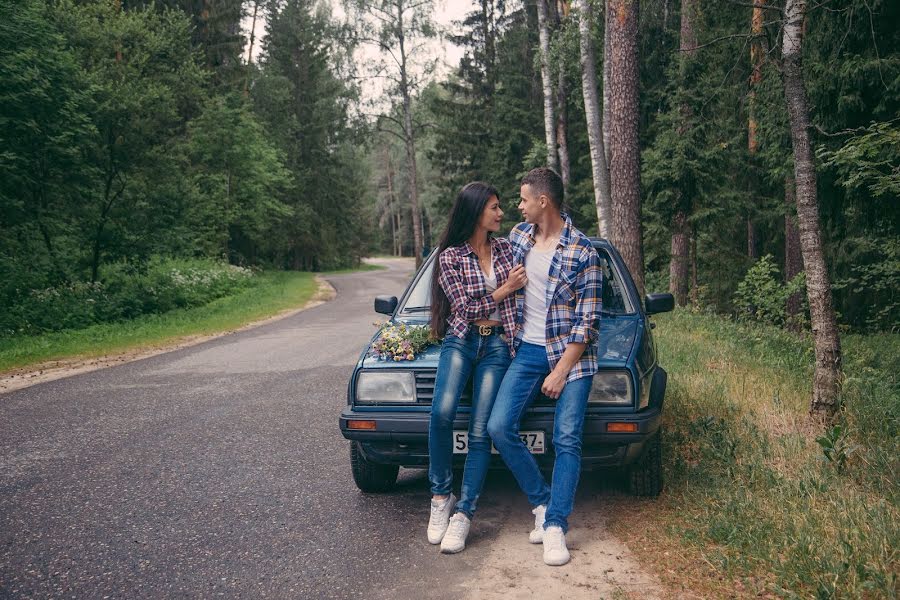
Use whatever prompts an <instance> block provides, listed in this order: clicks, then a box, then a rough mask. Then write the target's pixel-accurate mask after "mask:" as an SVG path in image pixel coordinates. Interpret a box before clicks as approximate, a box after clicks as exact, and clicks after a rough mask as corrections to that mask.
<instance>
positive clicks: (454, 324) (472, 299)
mask: <svg viewBox="0 0 900 600" xmlns="http://www.w3.org/2000/svg"><path fill="white" fill-rule="evenodd" d="M491 254H492V255H493V259H494V265H493V266H494V276H495V277H496V278H497V287H500V286H501V285H503V284H504V283H506V280H507V279H508V278H509V272H510V270H512V267H513V264H514V263H513V253H512V246H511V245H510V243H509V240H507V239H506V238H492V239H491ZM438 267H439V270H438V278H439V279H438V282H439V283H440V285H441V288H442V289H443V290H444V293H445V294H446V295H447V299H448V300H449V301H450V315H449V317H448V318H447V335H453V336H455V337H460V338H464V337H466V334H468V333H469V326H470V325H471V323H472V322H474V321H478V320H481V319H487V318H488V317H489V316H490V314H491V313H492V312H494V310H495V309H496V308H497V307H498V304H497V302H495V301H494V298H493V296H491V294H488V293H487V288H485V285H484V273H482V271H481V266H480V265H479V264H478V255H477V254H475V249H474V248H472V246H471V245H470V244H469V243H468V242H466V243H465V244H463V245H461V246H450V247H449V248H447V249H446V250H444V251H443V252H441V255H440V256H439V257H438ZM499 307H500V321H501V322H502V323H503V329H504V331H505V332H506V343H507V344H509V351H510V353H514V352H515V350H514V348H513V343H512V337H513V336H512V332H514V331H515V330H516V304H515V295H514V294H510V295H509V296H507V297H506V298H504V299H503V300H501V301H500V304H499Z"/></svg>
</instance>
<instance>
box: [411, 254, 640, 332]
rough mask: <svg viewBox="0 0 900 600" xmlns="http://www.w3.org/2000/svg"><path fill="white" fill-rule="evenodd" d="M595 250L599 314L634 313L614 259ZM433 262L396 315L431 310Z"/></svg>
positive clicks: (414, 315)
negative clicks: (600, 274) (598, 271)
mask: <svg viewBox="0 0 900 600" xmlns="http://www.w3.org/2000/svg"><path fill="white" fill-rule="evenodd" d="M597 252H598V253H599V254H600V268H601V269H602V270H603V304H602V306H603V309H602V311H601V314H602V315H604V316H617V315H627V314H632V313H634V312H635V310H634V304H633V303H632V302H631V299H630V298H629V297H628V293H627V292H626V291H625V287H624V285H623V284H622V278H621V276H620V274H619V269H618V267H617V265H616V263H615V261H613V260H612V259H611V258H610V256H609V255H608V254H607V252H606V250H604V249H603V248H597ZM434 262H435V261H434V260H429V261H428V263H427V264H426V265H425V268H424V269H423V270H422V273H421V274H420V276H419V277H418V278H417V279H416V280H415V283H414V285H413V286H412V289H410V290H409V293H408V294H407V296H406V298H404V299H403V303H402V305H401V306H400V310H399V311H398V315H402V316H405V317H421V316H423V315H425V314H427V313H428V311H429V310H431V277H432V273H433V271H434Z"/></svg>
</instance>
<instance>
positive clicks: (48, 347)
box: [0, 271, 318, 372]
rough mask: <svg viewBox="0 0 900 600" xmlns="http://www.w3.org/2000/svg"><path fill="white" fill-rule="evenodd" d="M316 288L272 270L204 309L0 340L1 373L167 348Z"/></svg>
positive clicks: (287, 304)
mask: <svg viewBox="0 0 900 600" xmlns="http://www.w3.org/2000/svg"><path fill="white" fill-rule="evenodd" d="M317 289H318V286H317V284H316V281H315V279H314V276H313V274H311V273H300V272H284V271H274V272H266V273H262V274H260V275H258V281H257V283H256V284H255V285H254V286H253V287H252V288H249V289H246V290H244V291H242V292H241V293H239V294H236V295H234V296H227V297H224V298H219V299H218V300H214V301H213V302H210V303H209V304H206V305H204V306H200V307H196V308H190V309H181V310H173V311H169V312H166V313H162V314H157V315H145V316H142V317H138V318H136V319H133V320H130V321H124V322H118V323H106V324H101V325H93V326H91V327H87V328H85V329H77V330H67V331H59V332H54V333H47V334H43V335H36V336H15V337H7V338H0V372H4V371H9V370H12V369H16V368H22V367H27V366H30V365H36V364H41V363H45V362H47V361H51V360H61V359H71V358H76V357H78V358H81V357H84V358H88V357H94V356H102V355H105V354H110V353H117V352H126V351H129V350H134V349H137V348H146V347H155V346H163V345H168V344H171V343H173V342H176V341H178V340H179V339H180V338H184V337H187V336H194V335H207V334H212V333H219V332H222V331H228V330H230V329H234V328H236V327H240V326H242V325H245V324H246V323H249V322H252V321H256V320H259V319H263V318H266V317H270V316H272V315H275V314H277V313H279V312H282V311H284V310H287V309H291V308H296V307H299V306H302V305H303V304H305V303H306V302H307V301H308V300H309V299H310V298H312V297H313V295H314V294H315V292H316V290H317Z"/></svg>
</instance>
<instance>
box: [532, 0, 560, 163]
mask: <svg viewBox="0 0 900 600" xmlns="http://www.w3.org/2000/svg"><path fill="white" fill-rule="evenodd" d="M537 12H538V30H539V31H538V37H539V38H540V42H541V43H540V56H541V85H542V88H543V93H544V136H545V138H546V142H547V166H548V167H550V168H551V169H553V170H554V171H556V172H557V173H559V158H558V154H557V148H556V116H555V115H554V111H553V107H554V104H555V103H554V94H553V83H552V82H551V80H550V29H549V24H548V23H547V21H548V20H549V18H548V16H547V0H537Z"/></svg>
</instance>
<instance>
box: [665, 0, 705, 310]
mask: <svg viewBox="0 0 900 600" xmlns="http://www.w3.org/2000/svg"><path fill="white" fill-rule="evenodd" d="M697 2H698V0H681V29H680V34H679V36H680V37H679V49H680V53H679V58H678V60H679V61H680V62H681V74H680V77H681V82H680V83H679V86H680V87H682V88H683V87H684V86H685V85H686V82H685V81H684V78H685V74H686V62H687V61H690V60H691V59H692V58H693V56H694V53H695V52H696V51H697V32H696V27H695V26H696V23H697V9H698V6H697ZM693 112H694V111H693V109H692V108H691V106H690V105H688V104H687V103H685V104H682V105H681V107H680V108H679V113H680V116H681V122H680V123H679V125H678V133H679V135H682V136H683V135H686V134H687V133H688V132H689V130H690V128H691V127H692V123H691V121H692V119H693ZM675 193H676V198H677V199H676V207H675V216H674V217H673V218H672V244H671V246H672V250H671V257H670V259H669V291H670V292H672V295H674V296H675V303H676V304H677V305H678V306H684V305H685V304H687V302H688V260H689V258H688V254H689V252H690V250H689V241H688V240H689V237H690V230H689V227H688V218H689V214H690V212H691V205H692V204H693V202H692V199H691V198H684V197H683V192H682V191H681V190H676V192H675Z"/></svg>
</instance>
